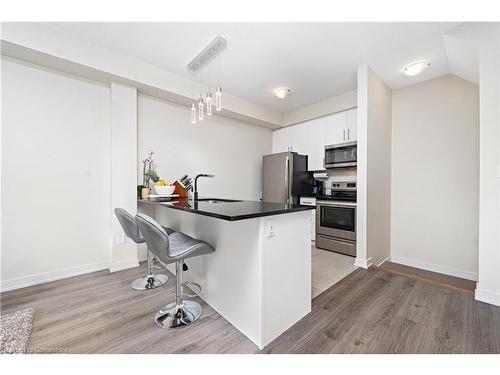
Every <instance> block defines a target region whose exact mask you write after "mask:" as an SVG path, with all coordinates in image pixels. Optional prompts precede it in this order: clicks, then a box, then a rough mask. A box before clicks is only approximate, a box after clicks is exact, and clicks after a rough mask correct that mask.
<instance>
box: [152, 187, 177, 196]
mask: <svg viewBox="0 0 500 375" xmlns="http://www.w3.org/2000/svg"><path fill="white" fill-rule="evenodd" d="M174 190H175V186H156V185H155V192H156V194H158V195H171V194H173V193H174Z"/></svg>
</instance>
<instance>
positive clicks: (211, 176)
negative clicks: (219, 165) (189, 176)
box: [193, 173, 215, 201]
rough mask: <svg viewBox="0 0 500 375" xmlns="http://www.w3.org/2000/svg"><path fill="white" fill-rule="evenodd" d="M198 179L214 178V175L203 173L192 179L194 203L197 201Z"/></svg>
mask: <svg viewBox="0 0 500 375" xmlns="http://www.w3.org/2000/svg"><path fill="white" fill-rule="evenodd" d="M199 177H210V178H214V177H215V175H214V174H205V173H201V174H198V175H196V177H195V178H194V193H193V199H194V200H195V201H196V200H198V178H199Z"/></svg>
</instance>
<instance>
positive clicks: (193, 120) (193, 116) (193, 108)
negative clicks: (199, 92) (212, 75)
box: [191, 73, 196, 124]
mask: <svg viewBox="0 0 500 375" xmlns="http://www.w3.org/2000/svg"><path fill="white" fill-rule="evenodd" d="M194 87H195V80H194V73H193V103H192V104H191V124H196V104H194V91H195V90H194Z"/></svg>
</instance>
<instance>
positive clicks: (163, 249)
mask: <svg viewBox="0 0 500 375" xmlns="http://www.w3.org/2000/svg"><path fill="white" fill-rule="evenodd" d="M135 219H136V221H137V225H139V229H140V230H141V232H142V233H143V235H144V238H145V239H146V243H147V245H148V248H149V249H150V250H151V251H152V252H153V254H154V255H155V256H156V257H158V258H159V259H160V260H161V261H162V262H163V263H166V264H168V263H175V275H176V293H175V302H172V303H169V304H167V305H165V306H163V307H162V308H161V309H160V311H158V313H157V314H156V317H155V322H156V324H157V325H158V326H159V327H162V328H177V327H183V326H187V325H190V324H192V323H194V322H195V321H196V320H198V318H199V317H200V316H201V311H202V309H201V305H200V304H199V303H198V302H195V301H191V300H185V299H183V298H182V296H183V295H184V294H183V286H184V285H185V284H187V283H183V282H182V272H183V271H184V270H185V269H187V268H185V265H184V260H185V259H188V258H191V257H195V256H199V255H204V254H209V253H211V252H213V251H214V249H213V247H211V246H210V245H209V244H207V243H206V242H203V241H200V240H197V239H194V238H192V237H189V236H188V235H186V234H184V233H182V232H175V233H171V234H169V233H167V232H166V231H165V229H164V228H163V227H162V226H161V225H160V224H158V223H157V222H156V221H155V220H153V219H152V218H150V217H149V216H147V215H143V214H137V215H136V217H135ZM191 284H194V283H191ZM194 285H196V286H198V287H199V288H200V291H201V287H200V286H199V285H198V284H194ZM198 294H199V292H198V293H197V294H196V295H198ZM191 297H193V296H191Z"/></svg>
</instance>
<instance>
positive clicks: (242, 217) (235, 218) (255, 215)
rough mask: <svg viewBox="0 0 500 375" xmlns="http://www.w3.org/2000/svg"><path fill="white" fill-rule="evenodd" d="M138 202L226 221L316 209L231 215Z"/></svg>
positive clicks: (164, 203) (305, 207) (298, 208)
mask: <svg viewBox="0 0 500 375" xmlns="http://www.w3.org/2000/svg"><path fill="white" fill-rule="evenodd" d="M137 203H138V204H146V205H155V206H160V207H166V208H171V209H174V210H179V211H184V212H189V213H192V214H195V215H202V216H209V217H213V218H216V219H221V220H225V221H240V220H247V219H255V218H259V217H266V216H274V215H286V214H293V213H296V212H304V211H310V210H314V209H316V207H315V206H306V205H297V206H296V207H294V208H293V209H291V210H290V209H283V210H276V211H269V212H260V213H251V214H243V215H234V216H231V215H223V214H217V213H213V212H208V211H203V210H195V209H191V208H186V207H179V206H174V205H173V204H170V203H169V202H153V201H150V200H147V199H138V200H137Z"/></svg>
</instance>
